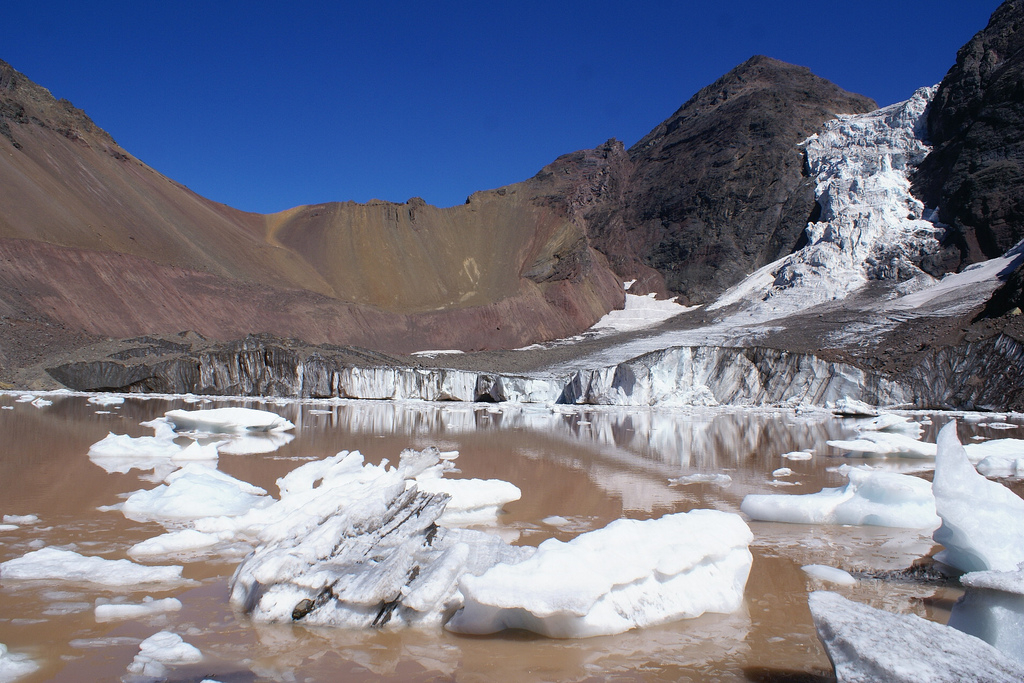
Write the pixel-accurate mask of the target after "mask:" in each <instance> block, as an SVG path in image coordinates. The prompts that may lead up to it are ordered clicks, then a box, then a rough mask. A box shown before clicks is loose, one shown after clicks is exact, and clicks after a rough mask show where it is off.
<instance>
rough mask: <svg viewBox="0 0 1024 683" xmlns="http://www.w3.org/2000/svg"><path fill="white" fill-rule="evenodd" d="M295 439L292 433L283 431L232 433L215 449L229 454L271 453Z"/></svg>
mask: <svg viewBox="0 0 1024 683" xmlns="http://www.w3.org/2000/svg"><path fill="white" fill-rule="evenodd" d="M294 439H295V435H294V434H287V433H285V432H260V433H256V434H242V435H233V436H231V438H229V439H227V440H225V441H221V442H220V443H219V444H218V445H217V451H218V452H220V453H226V454H229V455H255V454H257V453H273V452H274V451H276V450H277V449H279V448H281V447H282V446H287V445H288V444H289V443H291V442H292V441H293V440H294Z"/></svg>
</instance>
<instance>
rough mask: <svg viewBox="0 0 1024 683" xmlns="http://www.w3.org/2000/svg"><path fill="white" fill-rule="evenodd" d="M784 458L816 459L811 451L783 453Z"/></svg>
mask: <svg viewBox="0 0 1024 683" xmlns="http://www.w3.org/2000/svg"><path fill="white" fill-rule="evenodd" d="M782 457H783V458H785V459H786V460H810V459H811V458H813V457H814V454H813V453H811V452H810V451H790V452H789V453H783V454H782Z"/></svg>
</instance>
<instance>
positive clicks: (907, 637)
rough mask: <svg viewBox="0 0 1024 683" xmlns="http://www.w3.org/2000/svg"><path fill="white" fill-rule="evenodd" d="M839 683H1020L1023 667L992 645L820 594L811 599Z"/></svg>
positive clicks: (929, 623)
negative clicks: (963, 682) (883, 682)
mask: <svg viewBox="0 0 1024 683" xmlns="http://www.w3.org/2000/svg"><path fill="white" fill-rule="evenodd" d="M808 602H809V605H810V608H811V616H812V617H813V618H814V626H815V628H816V629H817V630H818V637H819V638H820V639H821V642H822V643H823V644H824V645H825V651H826V653H827V654H828V658H829V659H830V660H831V661H832V665H833V666H834V667H835V671H836V678H837V679H838V681H839V683H878V682H879V681H885V682H886V683H961V682H962V681H978V682H981V681H984V682H986V683H1004V682H1005V683H1011V682H1014V683H1019V682H1020V681H1021V680H1024V666H1021V665H1020V663H1018V662H1016V661H1014V660H1013V659H1010V658H1009V657H1007V656H1006V655H1005V654H1003V653H1002V652H1000V651H999V650H997V649H996V648H994V647H992V646H991V645H989V644H988V643H986V642H984V641H983V640H980V639H978V638H975V637H974V636H970V635H967V634H966V633H961V632H960V631H957V630H956V629H953V628H950V627H948V626H943V625H942V624H937V623H935V622H932V621H928V620H927V619H922V618H921V617H919V616H917V615H914V614H906V615H903V614H892V613H891V612H885V611H882V610H878V609H875V608H873V607H869V606H868V605H862V604H860V603H857V602H853V601H851V600H847V599H846V598H844V597H842V596H841V595H838V594H836V593H829V592H824V591H818V592H814V593H811V595H810V599H809V600H808Z"/></svg>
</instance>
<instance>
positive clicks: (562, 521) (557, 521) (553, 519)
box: [540, 515, 570, 526]
mask: <svg viewBox="0 0 1024 683" xmlns="http://www.w3.org/2000/svg"><path fill="white" fill-rule="evenodd" d="M540 521H542V522H544V523H545V524H547V525H548V526H567V525H568V524H570V522H569V520H568V519H566V518H565V517H562V516H561V515H551V516H550V517H545V518H544V519H542V520H540Z"/></svg>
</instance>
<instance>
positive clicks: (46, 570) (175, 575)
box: [0, 548, 184, 586]
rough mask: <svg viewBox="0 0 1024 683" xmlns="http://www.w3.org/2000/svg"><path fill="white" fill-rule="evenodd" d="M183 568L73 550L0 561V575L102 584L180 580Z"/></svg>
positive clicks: (44, 550) (48, 550) (43, 551)
mask: <svg viewBox="0 0 1024 683" xmlns="http://www.w3.org/2000/svg"><path fill="white" fill-rule="evenodd" d="M181 572H182V567H181V566H180V565H174V566H165V567H147V566H144V565H141V564H135V563H134V562H131V561H130V560H107V559H104V558H102V557H94V556H86V555H79V554H78V553H76V552H74V551H73V550H59V549H57V548H40V549H39V550H34V551H32V552H30V553H26V554H25V555H23V556H21V557H16V558H14V559H13V560H8V561H7V562H4V563H2V564H0V578H3V579H26V580H39V581H42V580H49V581H54V580H56V581H80V582H86V583H97V584H100V585H103V586H135V585H137V584H144V583H180V582H182V581H184V579H182V578H181Z"/></svg>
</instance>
